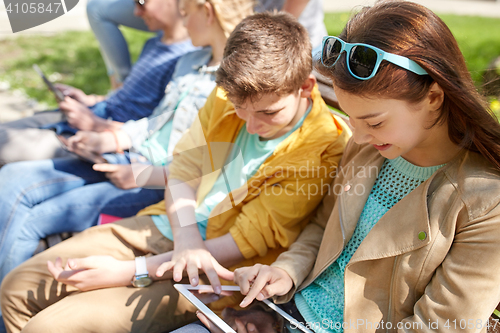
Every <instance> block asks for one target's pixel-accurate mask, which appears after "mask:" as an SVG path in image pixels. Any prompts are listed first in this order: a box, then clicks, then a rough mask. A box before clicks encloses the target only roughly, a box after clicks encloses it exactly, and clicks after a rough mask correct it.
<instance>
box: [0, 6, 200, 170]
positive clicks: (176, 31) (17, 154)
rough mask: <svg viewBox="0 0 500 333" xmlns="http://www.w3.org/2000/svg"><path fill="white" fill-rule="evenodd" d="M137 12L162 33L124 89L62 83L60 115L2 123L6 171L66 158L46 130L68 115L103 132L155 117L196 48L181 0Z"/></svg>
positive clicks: (1, 157) (1, 156)
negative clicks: (93, 91)
mask: <svg viewBox="0 0 500 333" xmlns="http://www.w3.org/2000/svg"><path fill="white" fill-rule="evenodd" d="M134 14H135V15H137V16H140V17H142V18H143V19H144V21H145V22H146V24H147V25H148V27H149V30H151V31H160V32H159V34H158V36H156V37H154V38H151V39H150V40H148V41H147V42H146V44H145V45H144V48H143V49H142V53H141V56H140V57H139V59H138V60H137V62H136V63H135V65H134V66H133V67H132V71H131V72H130V74H129V76H128V77H127V79H126V80H125V82H124V83H123V86H122V88H120V89H119V90H117V91H116V92H115V93H113V94H112V95H111V96H109V97H108V98H105V97H104V96H96V95H86V94H85V93H84V92H83V91H81V90H80V89H76V88H73V87H69V86H64V85H60V86H59V87H60V88H61V90H62V91H63V92H64V93H65V94H66V95H67V96H68V97H66V98H65V99H64V101H62V102H60V103H59V110H58V111H49V112H41V113H39V114H37V115H35V116H33V117H28V118H24V119H21V120H18V121H14V122H10V123H5V124H0V167H1V166H2V165H4V164H7V163H10V162H17V161H25V160H40V159H49V158H54V157H61V156H65V155H66V154H67V153H66V152H65V151H64V150H63V149H62V147H61V144H60V143H59V141H58V140H57V139H56V137H55V135H54V133H53V132H52V131H51V130H48V129H42V127H45V126H47V125H49V124H53V123H57V122H59V121H61V120H62V119H63V116H64V115H65V116H66V119H67V121H68V123H69V125H70V126H71V127H73V128H75V129H80V130H93V131H98V132H102V131H105V130H109V129H116V128H117V127H119V126H121V123H123V122H126V121H127V120H130V119H133V120H137V119H140V118H143V117H147V116H149V115H150V114H151V113H152V111H153V109H154V108H155V107H156V106H157V105H158V103H159V102H160V100H161V99H162V97H163V96H164V91H165V86H166V85H167V83H168V82H169V81H170V78H171V77H172V74H173V71H174V68H175V64H176V63H177V60H178V59H179V57H181V56H182V55H183V54H185V53H188V52H191V51H193V50H194V47H193V45H192V44H191V41H190V40H189V36H188V34H187V30H186V28H185V27H184V26H183V24H182V17H181V15H180V14H179V10H178V8H177V1H176V0H148V1H146V2H143V3H142V4H140V2H137V4H136V6H135V11H134ZM109 119H112V120H114V121H116V122H119V123H116V122H113V121H110V120H109Z"/></svg>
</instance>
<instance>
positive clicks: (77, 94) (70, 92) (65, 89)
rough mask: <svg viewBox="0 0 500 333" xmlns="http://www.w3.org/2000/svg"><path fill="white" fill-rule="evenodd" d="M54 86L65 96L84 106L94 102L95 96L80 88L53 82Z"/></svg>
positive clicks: (95, 100)
mask: <svg viewBox="0 0 500 333" xmlns="http://www.w3.org/2000/svg"><path fill="white" fill-rule="evenodd" d="M54 86H55V87H56V88H57V89H59V90H60V91H61V92H62V93H63V94H64V95H65V96H69V97H71V98H73V99H75V100H77V101H78V102H80V103H82V104H83V105H86V106H92V105H94V104H96V102H97V99H96V97H95V96H92V95H91V96H89V95H87V94H86V93H84V92H83V91H82V90H80V89H78V88H75V87H72V86H69V85H67V84H62V83H55V84H54Z"/></svg>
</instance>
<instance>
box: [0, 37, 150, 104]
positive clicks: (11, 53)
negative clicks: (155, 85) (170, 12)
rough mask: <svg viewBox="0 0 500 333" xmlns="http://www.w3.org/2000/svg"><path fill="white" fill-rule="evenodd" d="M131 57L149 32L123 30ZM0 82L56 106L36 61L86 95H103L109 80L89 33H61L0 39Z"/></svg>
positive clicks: (52, 77)
mask: <svg viewBox="0 0 500 333" xmlns="http://www.w3.org/2000/svg"><path fill="white" fill-rule="evenodd" d="M123 31H124V34H125V38H126V39H127V41H128V43H129V49H130V53H131V56H132V60H133V61H136V60H137V57H138V56H139V54H140V51H141V49H142V46H143V45H144V42H145V41H146V40H147V39H148V38H150V37H151V36H152V34H149V33H144V32H140V31H136V30H133V29H126V28H125V29H123ZM0 50H1V54H2V56H1V58H0V81H7V82H8V83H9V84H10V86H11V89H19V90H21V91H23V92H25V93H26V95H28V96H29V97H31V98H34V99H36V100H38V101H39V102H42V103H46V104H48V106H49V107H55V106H56V102H55V99H54V97H53V96H52V94H51V93H50V92H49V91H48V90H47V89H46V87H45V85H44V83H43V81H42V80H41V78H40V77H39V76H38V75H37V74H36V72H35V71H34V70H33V69H32V65H33V64H35V63H36V64H38V65H39V66H40V68H41V69H42V70H43V71H44V72H45V74H46V75H47V76H48V77H49V78H50V79H51V80H52V81H58V82H63V83H66V84H69V85H72V86H75V87H79V88H81V89H82V90H83V91H85V92H87V93H88V94H102V95H104V94H106V93H107V91H108V90H109V80H108V77H107V73H106V68H105V65H104V62H103V60H102V57H101V54H100V51H99V46H98V43H97V41H96V39H95V38H94V35H93V34H92V32H89V31H85V32H76V31H71V32H64V33H60V34H57V35H54V36H50V37H33V36H29V37H25V36H21V37H18V38H16V39H7V40H3V41H0Z"/></svg>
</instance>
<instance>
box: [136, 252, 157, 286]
mask: <svg viewBox="0 0 500 333" xmlns="http://www.w3.org/2000/svg"><path fill="white" fill-rule="evenodd" d="M151 283H153V279H151V278H150V277H149V273H148V268H147V266H146V257H136V258H135V276H134V279H133V280H132V285H133V286H134V287H136V288H143V287H147V286H149V285H150V284H151Z"/></svg>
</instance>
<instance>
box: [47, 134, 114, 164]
mask: <svg viewBox="0 0 500 333" xmlns="http://www.w3.org/2000/svg"><path fill="white" fill-rule="evenodd" d="M56 137H57V139H58V140H59V142H60V143H61V146H62V148H63V149H64V150H66V151H69V152H70V153H73V154H75V155H76V156H78V158H80V159H82V160H84V161H86V162H89V163H92V164H97V163H108V161H107V160H106V159H105V158H104V157H102V155H99V154H97V153H94V152H91V151H88V150H82V149H76V150H75V149H70V148H69V146H68V138H66V137H65V136H62V135H58V134H56Z"/></svg>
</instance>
